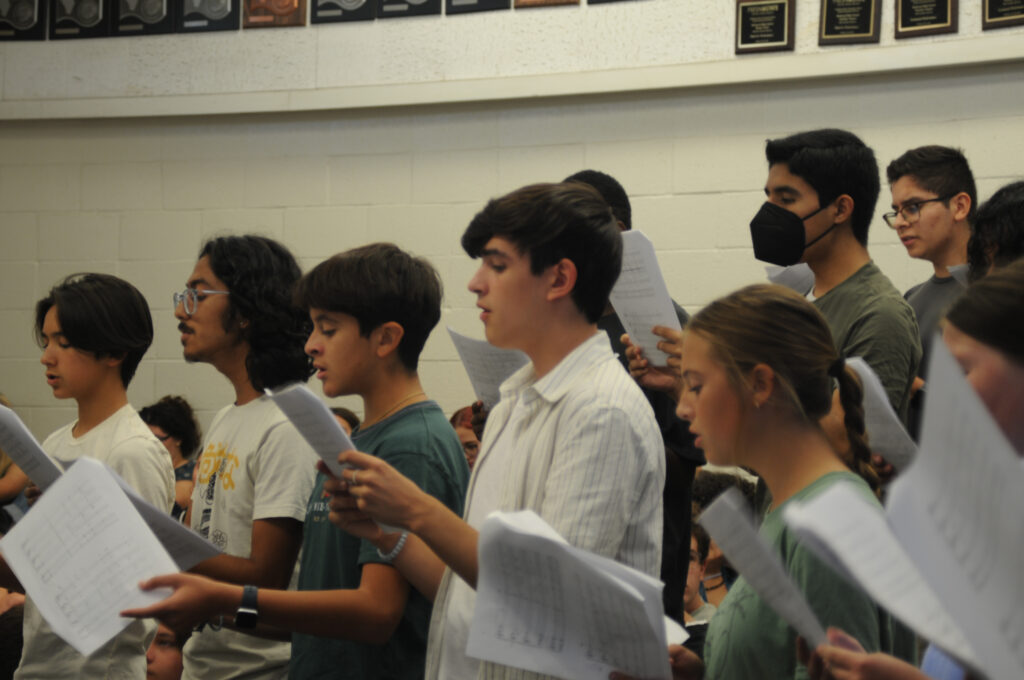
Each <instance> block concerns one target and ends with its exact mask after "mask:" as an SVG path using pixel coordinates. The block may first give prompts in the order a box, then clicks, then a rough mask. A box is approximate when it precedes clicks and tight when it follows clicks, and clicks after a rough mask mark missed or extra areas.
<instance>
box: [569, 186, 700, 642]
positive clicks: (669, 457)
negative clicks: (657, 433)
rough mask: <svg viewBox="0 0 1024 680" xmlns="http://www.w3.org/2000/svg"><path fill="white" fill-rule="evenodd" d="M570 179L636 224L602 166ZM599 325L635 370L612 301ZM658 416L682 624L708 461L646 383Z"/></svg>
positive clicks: (674, 597) (672, 593)
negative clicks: (696, 488) (697, 499)
mask: <svg viewBox="0 0 1024 680" xmlns="http://www.w3.org/2000/svg"><path fill="white" fill-rule="evenodd" d="M565 181H566V182H583V183H584V184H589V185H590V186H592V187H594V188H595V189H597V193H599V194H601V198H603V199H604V200H605V203H607V204H608V207H610V208H611V209H612V214H613V215H614V216H615V221H616V222H617V223H618V225H619V230H620V231H629V230H630V229H632V228H633V209H632V206H631V205H630V202H629V195H628V194H626V190H625V189H624V188H623V186H622V185H621V184H620V183H619V182H618V180H616V179H615V178H614V177H612V176H611V175H609V174H607V173H604V172H600V171H598V170H581V171H579V172H577V173H575V174H574V175H570V176H569V177H567V178H566V179H565ZM672 304H673V306H674V307H675V312H676V317H677V318H678V319H679V325H680V326H684V327H685V326H686V322H687V321H689V319H690V316H689V315H688V314H687V313H686V311H685V310H684V309H683V308H682V307H680V306H679V305H678V304H676V303H675V301H674V300H673V301H672ZM597 327H598V328H599V329H601V330H602V331H604V332H605V333H607V334H608V341H609V342H611V345H612V351H613V352H615V354H617V355H618V357H619V362H620V363H621V364H622V367H623V368H626V369H628V368H629V360H628V358H627V354H626V346H625V345H624V344H623V342H622V337H623V335H625V333H626V329H625V327H624V326H623V325H622V321H621V320H620V319H619V315H618V314H616V313H615V310H614V309H613V308H612V306H611V305H610V304H608V305H606V306H605V309H604V312H603V313H602V314H601V318H600V319H598V320H597ZM641 390H642V391H643V393H644V396H645V397H646V398H647V401H648V403H650V405H651V409H652V410H653V411H654V418H655V420H657V421H658V427H659V428H660V429H661V439H662V442H663V443H664V445H665V489H664V491H663V492H662V522H663V524H662V544H661V574H660V576H661V580H662V581H664V582H665V588H664V590H662V593H661V595H662V604H663V605H664V607H665V614H666V615H667V616H670V617H672V618H673V619H675V620H676V621H679V622H680V623H682V622H683V607H682V604H681V603H682V601H683V591H684V590H685V589H686V571H687V567H686V555H687V549H686V547H687V546H688V545H689V544H690V524H691V521H692V520H691V512H690V505H691V503H690V488H691V487H692V486H693V478H694V474H695V473H696V471H697V468H698V467H699V466H701V465H703V464H704V463H705V462H706V461H705V460H704V454H703V453H702V452H701V450H700V449H698V448H697V447H696V446H694V445H693V440H694V436H693V434H691V433H690V429H689V428H690V424H689V423H688V422H686V421H685V420H681V419H680V418H679V417H678V416H677V415H676V403H677V400H676V399H675V398H674V397H673V395H671V394H669V393H668V392H663V391H661V390H657V389H651V388H650V387H647V386H644V385H641Z"/></svg>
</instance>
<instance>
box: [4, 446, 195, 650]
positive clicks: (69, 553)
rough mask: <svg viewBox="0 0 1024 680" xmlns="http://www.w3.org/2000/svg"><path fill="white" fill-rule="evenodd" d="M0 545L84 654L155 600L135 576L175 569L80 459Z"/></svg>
mask: <svg viewBox="0 0 1024 680" xmlns="http://www.w3.org/2000/svg"><path fill="white" fill-rule="evenodd" d="M0 552H3V555H4V558H5V559H6V560H7V563H8V564H9V565H10V567H11V569H12V571H14V574H15V575H16V576H17V577H18V580H19V581H21V584H22V585H23V586H24V587H25V592H26V593H28V595H29V597H31V598H32V600H33V602H34V603H35V605H36V607H38V608H39V611H40V613H41V614H42V615H43V618H45V619H46V621H47V623H49V624H50V626H51V627H52V628H53V630H54V632H56V633H57V634H58V635H60V636H61V638H63V639H64V640H65V641H66V642H67V643H68V644H70V645H71V646H72V647H74V648H75V649H76V650H77V651H78V652H79V653H81V654H83V655H89V654H91V653H92V652H94V651H96V650H97V649H98V648H99V647H101V646H102V645H104V644H105V643H106V642H107V641H108V640H110V638H112V637H113V636H114V635H116V634H117V633H119V632H120V631H121V630H123V629H124V628H125V627H126V626H127V625H128V624H130V623H131V622H132V619H125V618H122V617H121V616H119V614H118V612H120V611H121V610H123V609H128V608H133V607H143V606H146V605H149V604H153V603H156V602H159V601H160V600H162V599H164V598H165V597H167V595H168V594H169V591H168V590H167V589H162V590H159V591H150V592H148V593H144V592H142V591H141V590H139V587H138V584H139V581H142V580H145V579H148V578H151V577H153V576H157V575H160V574H167V573H172V572H175V571H177V570H178V569H177V567H176V566H175V564H174V561H173V560H172V559H171V557H170V555H168V554H167V551H165V550H164V549H163V547H162V546H161V545H160V542H159V541H158V540H157V539H156V537H155V536H154V535H153V532H151V531H150V530H149V528H148V527H147V526H146V523H145V522H144V521H143V520H142V518H141V517H140V516H139V514H138V513H137V512H135V510H134V509H133V508H132V505H131V503H130V502H129V501H128V498H127V496H125V495H124V494H123V493H121V491H120V488H119V486H118V484H117V482H116V481H115V480H114V478H113V477H111V476H110V474H109V472H108V471H107V469H106V468H105V467H104V466H103V464H102V463H100V462H98V461H95V460H93V459H91V458H82V459H79V460H78V461H77V462H76V463H75V464H74V465H72V466H71V468H70V469H69V470H68V471H67V473H66V474H64V475H63V476H62V477H61V478H60V479H58V480H57V481H56V482H54V483H53V485H52V486H51V487H50V489H49V490H48V491H47V492H46V493H45V494H43V496H42V497H41V498H40V499H39V500H38V501H37V502H36V504H35V505H34V506H33V507H32V511H31V512H29V513H28V514H26V515H25V516H24V517H23V518H22V519H21V520H20V521H18V523H17V524H15V525H14V528H13V529H11V531H10V532H9V533H8V534H7V535H6V536H4V538H3V539H2V540H0Z"/></svg>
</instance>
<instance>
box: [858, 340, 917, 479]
mask: <svg viewBox="0 0 1024 680" xmlns="http://www.w3.org/2000/svg"><path fill="white" fill-rule="evenodd" d="M846 365H847V366H849V367H850V368H852V369H853V370H855V371H856V372H857V375H859V376H860V381H861V383H862V384H863V385H864V424H865V425H866V427H867V431H868V440H869V444H870V446H871V450H872V451H874V452H875V453H878V454H879V455H881V456H882V457H883V458H885V459H886V460H887V461H889V462H890V463H892V466H893V467H894V468H896V470H898V471H899V470H903V469H905V468H906V467H907V465H909V464H910V461H911V460H912V459H913V457H914V455H915V454H916V453H917V445H916V444H915V443H914V440H913V439H911V438H910V435H909V434H907V431H906V429H904V427H903V423H901V422H900V419H899V417H898V416H897V415H896V411H894V410H893V408H892V404H891V403H890V402H889V395H888V394H886V392H885V388H884V387H883V386H882V381H881V380H879V379H878V375H877V374H876V373H875V372H874V371H873V370H872V369H871V367H870V366H868V364H867V362H866V361H864V359H862V358H861V357H852V358H850V359H847V360H846Z"/></svg>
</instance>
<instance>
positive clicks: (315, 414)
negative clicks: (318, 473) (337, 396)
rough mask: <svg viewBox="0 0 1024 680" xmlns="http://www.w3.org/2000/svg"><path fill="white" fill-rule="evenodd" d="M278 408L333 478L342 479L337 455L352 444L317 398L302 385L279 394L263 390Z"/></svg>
mask: <svg viewBox="0 0 1024 680" xmlns="http://www.w3.org/2000/svg"><path fill="white" fill-rule="evenodd" d="M264 391H265V392H266V393H267V396H268V397H270V398H271V399H273V400H274V403H275V404H277V407H278V408H279V409H281V411H282V412H283V413H284V414H285V415H286V416H288V420H290V421H292V424H293V425H295V429H297V430H298V431H299V434H301V435H302V436H303V438H304V439H305V440H306V441H307V442H308V443H309V445H310V446H311V447H312V448H313V450H314V451H316V454H317V455H318V456H320V459H321V460H323V461H324V462H325V463H326V464H327V467H328V469H329V470H330V471H331V472H332V473H333V474H334V476H335V477H339V478H340V477H341V473H342V470H344V469H345V468H344V466H342V465H340V464H339V463H338V454H339V453H342V452H343V451H352V450H354V449H355V448H356V447H355V444H353V443H352V439H351V438H349V436H348V433H346V432H345V430H344V429H343V428H342V427H341V424H340V423H339V422H338V420H337V418H335V417H334V414H333V413H331V409H330V408H328V406H327V404H325V403H324V402H323V401H322V400H321V399H320V398H319V397H317V396H316V395H315V394H313V391H312V390H311V389H309V387H307V386H306V385H304V384H303V383H292V384H291V385H288V386H286V387H282V388H281V389H278V390H271V389H269V388H268V389H266V390H264Z"/></svg>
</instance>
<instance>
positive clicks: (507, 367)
mask: <svg viewBox="0 0 1024 680" xmlns="http://www.w3.org/2000/svg"><path fill="white" fill-rule="evenodd" d="M448 335H450V336H451V338H452V342H453V343H454V344H455V350H456V351H457V352H458V353H459V359H461V360H462V365H463V366H464V367H465V368H466V373H467V374H468V375H469V382H470V384H471V385H473V392H474V394H476V398H477V399H479V400H480V401H482V402H483V403H484V406H486V407H487V408H488V409H491V408H494V405H495V404H497V403H498V402H499V401H500V400H501V390H500V389H499V388H500V387H501V383H503V382H505V380H507V379H508V377H509V376H510V375H512V374H513V373H515V372H516V371H518V370H519V369H520V368H522V367H523V366H525V365H526V364H528V363H530V358H529V357H528V356H526V355H525V354H523V353H522V352H520V351H518V350H514V349H502V348H500V347H495V346H494V345H492V344H491V343H489V342H487V341H486V340H475V339H473V338H470V337H468V336H466V335H463V334H462V333H459V332H458V331H456V330H454V329H453V328H452V327H451V326H448Z"/></svg>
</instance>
